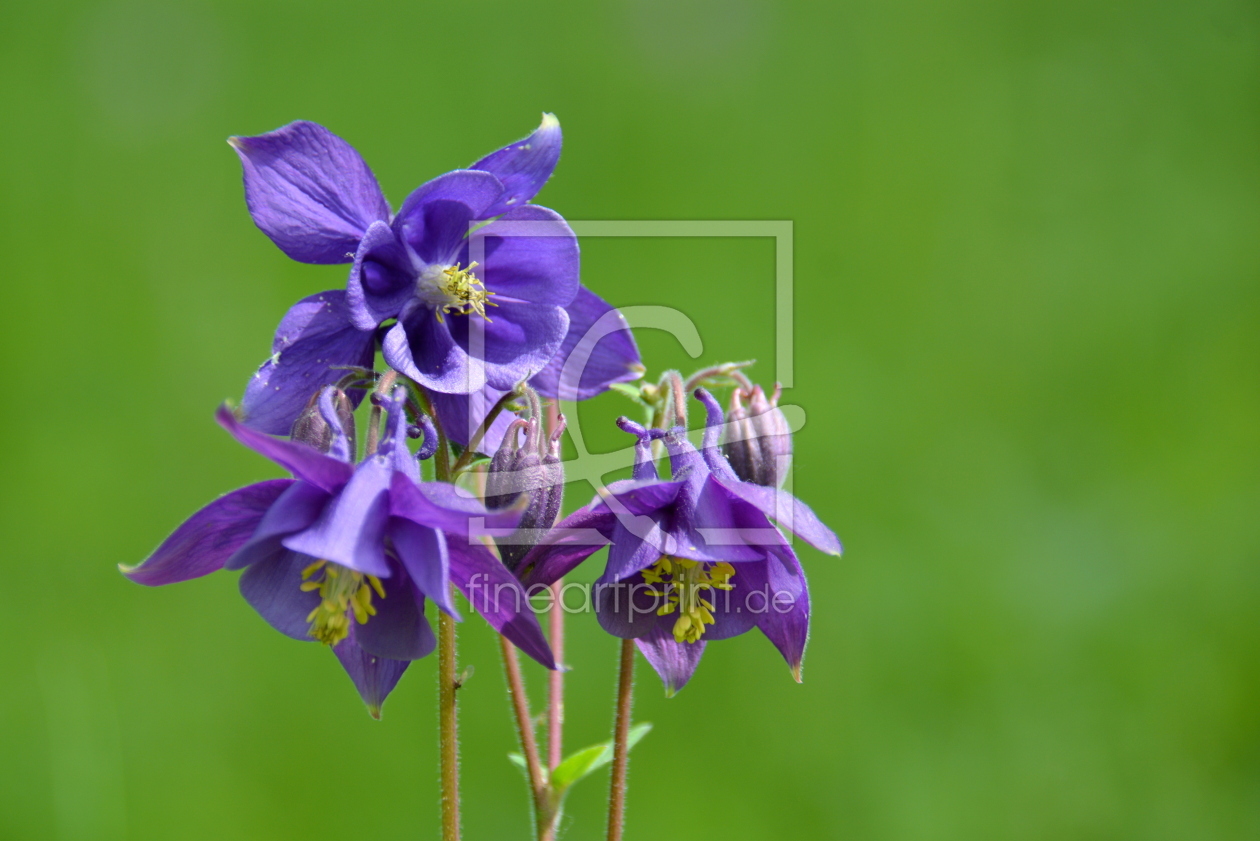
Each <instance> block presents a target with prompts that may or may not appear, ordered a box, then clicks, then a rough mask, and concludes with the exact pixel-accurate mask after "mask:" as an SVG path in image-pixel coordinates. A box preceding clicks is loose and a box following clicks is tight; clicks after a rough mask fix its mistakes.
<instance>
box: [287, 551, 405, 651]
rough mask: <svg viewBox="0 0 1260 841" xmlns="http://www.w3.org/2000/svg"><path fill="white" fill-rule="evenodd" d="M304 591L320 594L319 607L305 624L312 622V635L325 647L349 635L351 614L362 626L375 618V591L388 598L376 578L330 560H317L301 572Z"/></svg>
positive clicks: (307, 618)
mask: <svg viewBox="0 0 1260 841" xmlns="http://www.w3.org/2000/svg"><path fill="white" fill-rule="evenodd" d="M317 576H318V577H317ZM302 590H303V592H307V593H309V592H312V591H315V590H318V591H319V597H320V603H319V607H317V608H315V609H314V610H312V611H311V612H310V614H309V615H308V616H307V617H306V621H307V622H310V623H311V629H310V631H309V633H310V635H311V636H312V637H314V638H315V639H317V640H319V641H320V642H322V643H323V644H324V645H336V644H337V643H339V642H341V641H342V640H343V639H345V638H346V636H347V635H349V633H350V617H349V615H348V614H349V613H353V614H354V621H356V622H358V623H359V624H360V625H363V624H365V623H366V622H367V621H368V618H369V617H371V616H375V615H376V608H375V607H373V606H372V591H373V590H375V591H376V595H378V596H380V597H381V598H382V599H383V598H385V588H384V586H382V585H381V579H379V578H377V577H376V576H375V575H364V574H363V573H361V572H355V571H354V570H352V569H349V568H347V567H343V566H341V565H340V564H334V563H330V562H329V561H316V562H315V563H313V564H311V565H310V566H308V567H307V568H306V569H304V570H302Z"/></svg>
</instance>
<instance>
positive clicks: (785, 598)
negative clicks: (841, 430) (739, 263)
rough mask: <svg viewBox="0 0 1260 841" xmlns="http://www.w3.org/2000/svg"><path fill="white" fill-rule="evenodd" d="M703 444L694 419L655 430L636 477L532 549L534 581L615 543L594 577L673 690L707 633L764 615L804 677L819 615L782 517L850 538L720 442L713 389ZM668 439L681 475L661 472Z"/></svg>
mask: <svg viewBox="0 0 1260 841" xmlns="http://www.w3.org/2000/svg"><path fill="white" fill-rule="evenodd" d="M696 397H697V398H698V399H700V400H701V401H702V402H703V403H704V404H705V406H706V408H707V409H708V413H709V414H708V423H707V428H706V429H705V433H704V444H703V446H702V448H701V450H700V451H697V450H696V449H695V447H693V446H692V445H691V444H690V443H689V442H688V441H687V438H686V430H685V429H684V428H682V427H676V428H674V429H671V430H669V431H660V430H645V429H644V428H643V427H641V426H639V425H638V424H634V423H631V422H630V421H628V420H626V419H625V418H622V419H621V420H619V421H618V425H619V426H621V428H622V429H623V430H625V431H627V432H630V433H632V434H634V435H636V436H637V437H638V441H637V443H636V445H635V467H634V474H633V478H632V479H629V480H625V481H621V482H614V483H613V484H611V485H609V486H608V489H607V493H606V494H605V495H603V496H601V497H597V498H596V499H595V500H594V501H593V502H592V503H591V504H590V505H588V506H587V507H586V508H583V509H580V510H578V511H576V512H574V513H573V514H571V515H569V517H567V518H565V520H563V521H562V522H561V523H560V524H559V525H557V526H556V529H555V530H554V532H553V534H552V535H551V536H550V537H549V538H547V539H545V540H544V541H543V542H542V543H540V544H539V545H538V546H536V547H535V548H534V549H532V550H531V551H530V552H529V553H528V554H527V555H526V556H525V558H524V559H523V560H522V563H521V567H520V570H519V572H520V574H522V576H523V578H524V580H525V582H526V583H528V584H530V585H533V584H550V583H551V582H554V581H556V580H557V579H559V578H560V577H561V576H563V575H565V574H566V573H568V572H569V571H570V570H572V569H573V568H574V567H575V566H576V565H577V564H578V563H580V562H581V561H582V560H583V559H585V558H586V557H588V556H589V555H591V554H592V553H593V552H594V551H595V550H596V549H598V548H599V547H600V546H601V545H603V544H604V543H610V544H611V546H610V548H609V550H608V563H607V566H606V567H605V569H604V573H603V575H602V576H600V578H599V580H598V581H597V582H596V585H595V610H596V614H597V615H598V618H599V622H600V624H601V625H602V626H603V627H604V629H605V630H606V631H608V632H609V633H611V634H613V635H614V636H618V637H621V638H623V639H634V640H635V641H636V643H637V644H638V647H639V649H640V650H641V651H642V652H643V654H644V655H645V656H646V657H647V659H648V661H649V662H650V663H651V664H652V666H653V668H655V669H656V671H657V673H658V674H659V675H660V676H661V679H662V680H663V681H664V683H665V688H666V691H667V692H669V693H670V694H673V693H674V692H677V691H678V690H679V689H681V688H682V687H683V686H684V685H685V684H686V683H687V681H688V680H689V679H690V678H691V675H692V673H693V672H694V671H695V668H696V665H697V664H698V663H699V660H700V655H701V653H702V652H703V650H704V646H705V643H706V642H707V641H709V640H720V639H726V638H728V637H733V636H737V635H739V634H742V633H744V632H745V631H748V630H750V629H752V628H754V627H756V628H760V629H761V631H762V633H764V634H765V635H766V637H768V638H769V639H770V641H771V642H772V643H773V644H774V645H775V647H776V648H778V650H779V652H780V653H781V654H782V655H783V657H784V658H785V659H786V660H787V662H788V665H789V666H790V667H791V669H792V674H793V676H794V677H796V678H797V680H799V679H800V667H801V659H802V657H803V654H804V650H805V640H806V636H807V632H808V627H809V592H808V590H807V589H806V586H805V575H804V572H803V571H802V570H801V566H800V563H799V562H798V561H797V558H796V554H795V553H794V552H793V551H792V547H791V545H790V544H789V542H788V540H787V539H786V538H785V537H784V535H783V533H782V532H781V531H780V530H779V529H778V528H776V527H775V526H774V525H773V524H772V523H771V519H774V520H775V521H777V522H778V523H779V524H780V525H781V526H783V527H784V528H786V529H788V530H789V531H792V532H793V533H795V534H796V535H797V536H799V537H801V538H803V539H804V540H805V541H806V542H808V543H809V544H811V545H812V546H814V547H816V548H817V549H820V550H822V551H824V552H829V553H831V554H835V555H839V554H840V542H839V540H838V539H837V538H836V536H835V534H834V533H833V532H832V531H831V530H830V529H829V528H827V527H826V526H825V525H823V524H822V522H821V521H819V520H818V518H817V517H816V516H815V515H814V513H813V512H812V511H810V509H809V508H808V507H807V506H805V505H804V503H802V502H800V501H799V500H797V499H796V498H795V497H793V496H792V495H791V494H788V493H787V492H785V491H782V490H779V489H778V488H771V487H764V486H761V485H753V484H751V483H749V482H743V481H741V480H740V479H739V477H738V476H736V475H735V474H734V472H733V471H732V470H731V468H730V465H729V464H727V462H726V460H725V458H723V456H722V455H721V452H720V451H719V449H718V436H719V434H720V432H721V430H722V428H723V426H724V422H723V417H722V410H721V408H720V407H719V406H718V404H717V402H716V401H715V400H714V399H713V397H712V396H711V395H709V393H708V392H706V391H704V390H703V389H697V391H696ZM654 438H662V439H664V442H665V446H666V448H667V450H668V452H669V457H670V463H671V467H672V470H673V477H674V478H673V479H672V480H662V479H660V478H658V477H657V475H656V467H655V465H654V463H653V461H652V455H651V444H650V442H651V440H652V439H654Z"/></svg>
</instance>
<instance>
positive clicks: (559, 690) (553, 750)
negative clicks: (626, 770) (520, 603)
mask: <svg viewBox="0 0 1260 841" xmlns="http://www.w3.org/2000/svg"><path fill="white" fill-rule="evenodd" d="M563 588H564V579H563V578H561V579H559V580H558V581H556V583H554V584H552V585H551V615H550V616H549V617H548V619H549V621H548V631H549V632H550V635H551V653H552V655H553V656H554V657H555V658H556V665H557V666H559V665H562V664H563V663H564V604H563V602H562V601H561V600H560V599H561V596H560V593H561V590H562V589H563ZM563 730H564V672H563V671H561V670H560V669H555V670H554V671H551V672H549V673H548V674H547V767H548V768H550V769H551V770H552V771H554V770H556V766H557V765H559V764H560V761H561V760H562V759H564V738H563V737H564V733H563Z"/></svg>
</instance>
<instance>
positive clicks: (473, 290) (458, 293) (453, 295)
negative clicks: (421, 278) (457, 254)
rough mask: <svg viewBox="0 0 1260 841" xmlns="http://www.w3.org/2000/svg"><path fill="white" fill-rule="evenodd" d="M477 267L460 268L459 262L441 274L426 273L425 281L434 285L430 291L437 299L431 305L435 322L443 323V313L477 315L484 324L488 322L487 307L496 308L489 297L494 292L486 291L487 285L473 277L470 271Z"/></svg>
mask: <svg viewBox="0 0 1260 841" xmlns="http://www.w3.org/2000/svg"><path fill="white" fill-rule="evenodd" d="M476 267H477V263H476V262H475V261H474V262H472V263H469V264H468V268H466V269H461V268H460V265H459V263H456V264H455V265H453V266H449V267H447V268H445V269H442V270H441V272H440V273H438V272H428V273H426V276H427V279H429V280H430V282H431V283H432V286H433V289H432V291H433V292H434V293H435V294H434V296H433V297H435V298H437V300H436V301H435V302H434V312H435V313H436V315H437V320H438V321H444V319H443V318H442V313H453V314H454V315H470V314H473V313H476V314H477V315H479V316H481V317H482V318H484V319H485V320H486V321H490V316H488V315H486V307H497V306H498V304H496V303H495V302H494V301H491V300H490V296H491V295H493V294H494V293H493V292H491V291H489V290H488V289H486V285H485V284H484V283H482V282H481V281H480V280H479V279H478V278H477V276H476V275H474V274H473V269H475V268H476Z"/></svg>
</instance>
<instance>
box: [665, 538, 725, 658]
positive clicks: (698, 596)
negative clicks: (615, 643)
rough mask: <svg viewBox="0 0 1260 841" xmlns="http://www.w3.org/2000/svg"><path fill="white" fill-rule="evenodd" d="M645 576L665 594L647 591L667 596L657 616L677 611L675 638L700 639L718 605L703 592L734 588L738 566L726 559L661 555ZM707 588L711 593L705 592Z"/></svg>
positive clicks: (712, 618) (695, 640)
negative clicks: (699, 558)
mask: <svg viewBox="0 0 1260 841" xmlns="http://www.w3.org/2000/svg"><path fill="white" fill-rule="evenodd" d="M642 575H643V580H644V582H646V583H648V584H662V585H664V591H665V592H664V593H660V592H659V591H657V590H648V591H647V592H648V593H649V594H650V595H652V596H654V597H657V598H660V597H662V596H663V597H664V598H665V603H664V604H662V605H661V606H660V607H659V608H657V610H656V615H657V616H668V615H670V614H671V613H674V612H677V613H678V619H677V620H675V622H674V639H675V640H676V641H678V642H699V641H700V638H701V637H702V636H704V630H705V626H706V625H712V624H714V622H715V621H716V620H715V619H714V617H713V611H714V610H716V609H717V608H715V607H714V605H713V602H711V601H709V600H708V599H706V598H704V595H712V591H713V590H731V589H733V588H734V587H735V585H734V584H732V583H731V578H733V577H734V576H735V567H733V566H731V565H730V564H728V563H726V562H725V561H720V562H718V563H706V562H704V561H692V560H689V559H687V558H670V557H667V556H664V555H662V556H661V558H660V560H658V561H657V562H656V563H655V564H653V565H652V566H650V567H648V568H647V569H645V570H643V573H642ZM705 590H708V591H709V592H708V593H707V594H706V593H705Z"/></svg>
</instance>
